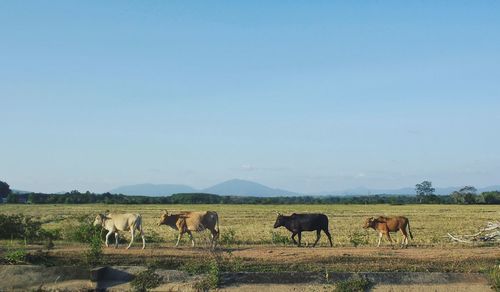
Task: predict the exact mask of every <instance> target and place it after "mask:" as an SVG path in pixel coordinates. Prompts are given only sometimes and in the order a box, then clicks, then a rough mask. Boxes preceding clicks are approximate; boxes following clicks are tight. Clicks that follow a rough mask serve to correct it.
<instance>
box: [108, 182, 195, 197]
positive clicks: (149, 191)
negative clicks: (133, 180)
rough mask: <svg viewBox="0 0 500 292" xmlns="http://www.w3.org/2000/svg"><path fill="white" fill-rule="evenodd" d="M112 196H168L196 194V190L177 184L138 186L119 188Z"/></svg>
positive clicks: (112, 191)
mask: <svg viewBox="0 0 500 292" xmlns="http://www.w3.org/2000/svg"><path fill="white" fill-rule="evenodd" d="M109 192H110V193H112V194H124V195H145V196H168V195H171V194H177V193H195V192H197V190H196V189H194V188H192V187H190V186H186V185H177V184H158V185H156V184H137V185H127V186H121V187H117V188H115V189H112V190H110V191H109Z"/></svg>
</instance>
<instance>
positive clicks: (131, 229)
mask: <svg viewBox="0 0 500 292" xmlns="http://www.w3.org/2000/svg"><path fill="white" fill-rule="evenodd" d="M134 235H135V228H134V227H131V228H130V237H131V238H130V243H129V244H128V246H127V249H129V248H130V246H131V245H132V243H134Z"/></svg>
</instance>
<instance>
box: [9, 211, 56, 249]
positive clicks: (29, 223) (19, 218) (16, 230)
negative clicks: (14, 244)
mask: <svg viewBox="0 0 500 292" xmlns="http://www.w3.org/2000/svg"><path fill="white" fill-rule="evenodd" d="M48 234H49V233H48V231H46V230H44V229H42V223H41V222H39V221H35V220H33V219H32V217H30V216H25V215H22V214H14V215H5V214H0V239H22V240H25V241H26V242H33V241H36V240H43V239H45V238H47V236H48Z"/></svg>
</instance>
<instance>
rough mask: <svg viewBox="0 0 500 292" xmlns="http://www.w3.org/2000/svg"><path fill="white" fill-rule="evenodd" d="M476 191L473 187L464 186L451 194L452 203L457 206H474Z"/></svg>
mask: <svg viewBox="0 0 500 292" xmlns="http://www.w3.org/2000/svg"><path fill="white" fill-rule="evenodd" d="M476 192H477V189H476V188H475V187H473V186H465V187H463V188H461V189H460V190H458V191H454V192H453V193H451V197H452V198H453V201H454V202H455V203H457V204H475V203H476V202H477V199H476V197H477V196H476Z"/></svg>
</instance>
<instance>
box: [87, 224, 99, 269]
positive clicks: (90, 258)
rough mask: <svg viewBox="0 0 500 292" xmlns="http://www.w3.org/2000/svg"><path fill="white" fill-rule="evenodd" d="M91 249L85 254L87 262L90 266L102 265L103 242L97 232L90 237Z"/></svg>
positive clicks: (89, 244)
mask: <svg viewBox="0 0 500 292" xmlns="http://www.w3.org/2000/svg"><path fill="white" fill-rule="evenodd" d="M88 246H89V249H88V250H87V251H86V252H85V260H86V263H87V264H88V265H89V266H95V265H98V264H101V263H102V240H101V237H100V235H99V233H97V232H95V233H93V234H92V235H91V237H90V242H89V243H88Z"/></svg>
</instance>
